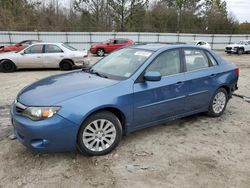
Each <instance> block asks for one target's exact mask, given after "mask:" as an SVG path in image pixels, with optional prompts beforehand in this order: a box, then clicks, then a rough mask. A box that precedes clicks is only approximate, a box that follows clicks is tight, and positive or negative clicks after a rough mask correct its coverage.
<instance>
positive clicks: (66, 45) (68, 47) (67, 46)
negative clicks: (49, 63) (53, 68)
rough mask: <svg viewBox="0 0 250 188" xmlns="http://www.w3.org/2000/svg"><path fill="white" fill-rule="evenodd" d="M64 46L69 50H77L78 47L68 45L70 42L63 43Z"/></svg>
mask: <svg viewBox="0 0 250 188" xmlns="http://www.w3.org/2000/svg"><path fill="white" fill-rule="evenodd" d="M62 46H63V47H65V48H67V49H69V50H71V51H77V49H76V48H74V47H72V46H70V45H68V44H65V43H64V44H62Z"/></svg>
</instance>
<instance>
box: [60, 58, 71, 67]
mask: <svg viewBox="0 0 250 188" xmlns="http://www.w3.org/2000/svg"><path fill="white" fill-rule="evenodd" d="M63 61H70V62H71V63H72V65H75V63H74V61H73V60H72V59H70V58H64V59H62V60H61V61H60V63H59V66H61V64H62V63H63Z"/></svg>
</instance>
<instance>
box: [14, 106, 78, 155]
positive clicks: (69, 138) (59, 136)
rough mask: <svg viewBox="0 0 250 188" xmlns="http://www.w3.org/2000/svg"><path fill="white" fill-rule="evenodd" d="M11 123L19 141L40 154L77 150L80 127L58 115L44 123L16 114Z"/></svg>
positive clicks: (43, 121)
mask: <svg viewBox="0 0 250 188" xmlns="http://www.w3.org/2000/svg"><path fill="white" fill-rule="evenodd" d="M11 121H12V125H13V127H14V133H15V135H16V136H17V139H18V140H19V141H20V142H21V143H22V144H23V145H25V146H26V147H28V148H30V149H32V150H34V151H39V152H65V151H73V150H75V149H76V140H77V132H78V128H79V126H78V125H76V124H75V123H73V122H71V121H69V120H67V119H65V118H63V117H61V116H60V115H58V114H56V115H54V116H53V117H52V118H49V119H46V120H42V121H32V120H30V119H29V118H27V117H24V116H21V115H18V114H16V113H15V109H14V108H13V106H12V108H11Z"/></svg>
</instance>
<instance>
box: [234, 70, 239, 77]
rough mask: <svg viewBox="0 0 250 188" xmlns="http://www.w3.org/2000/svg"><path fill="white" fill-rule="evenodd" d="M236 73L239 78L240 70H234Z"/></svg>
mask: <svg viewBox="0 0 250 188" xmlns="http://www.w3.org/2000/svg"><path fill="white" fill-rule="evenodd" d="M234 71H235V73H236V74H237V75H238V76H239V74H240V68H236V69H234Z"/></svg>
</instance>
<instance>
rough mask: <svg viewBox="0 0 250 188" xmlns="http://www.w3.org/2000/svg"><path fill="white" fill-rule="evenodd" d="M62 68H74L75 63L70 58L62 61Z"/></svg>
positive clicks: (65, 69)
mask: <svg viewBox="0 0 250 188" xmlns="http://www.w3.org/2000/svg"><path fill="white" fill-rule="evenodd" d="M60 69H61V70H64V71H67V70H72V69H73V64H72V62H71V61H70V60H63V61H62V62H61V63H60Z"/></svg>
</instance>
